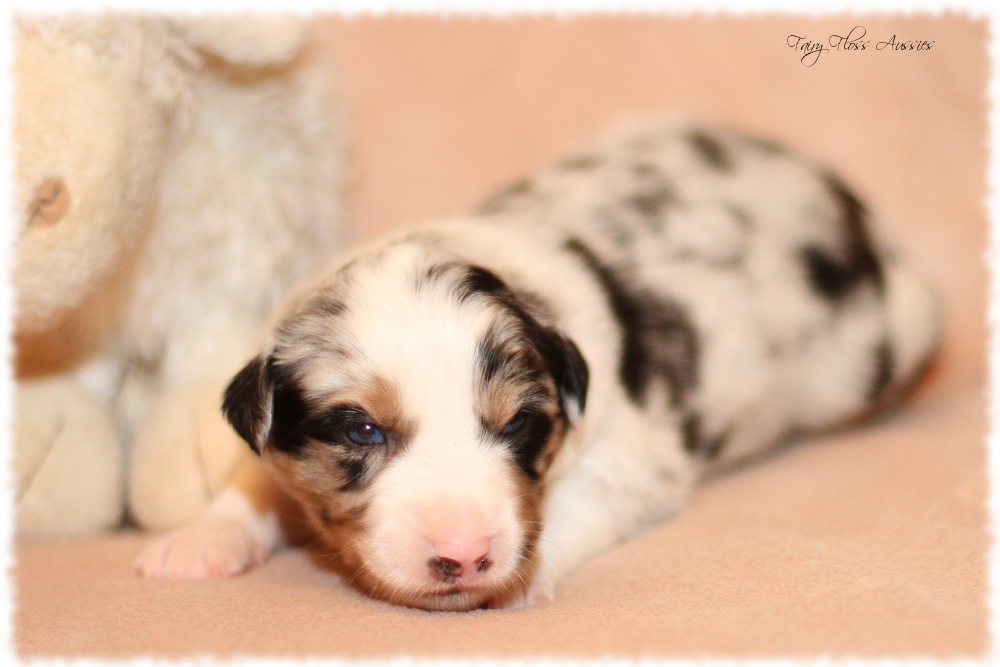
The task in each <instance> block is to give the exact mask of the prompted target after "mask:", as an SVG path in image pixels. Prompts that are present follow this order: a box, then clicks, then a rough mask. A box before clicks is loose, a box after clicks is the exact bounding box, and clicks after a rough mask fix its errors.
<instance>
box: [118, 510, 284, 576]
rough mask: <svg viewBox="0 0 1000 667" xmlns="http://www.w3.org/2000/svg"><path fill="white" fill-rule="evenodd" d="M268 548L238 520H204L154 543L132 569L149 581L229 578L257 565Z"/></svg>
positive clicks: (263, 559)
mask: <svg viewBox="0 0 1000 667" xmlns="http://www.w3.org/2000/svg"><path fill="white" fill-rule="evenodd" d="M271 549H272V547H271V545H270V544H269V543H268V541H267V540H266V539H262V538H261V537H260V536H259V535H255V534H254V531H252V530H251V529H250V528H248V527H247V526H246V525H245V524H243V523H241V522H239V521H236V520H232V519H221V518H219V519H216V518H212V519H207V518H206V519H202V520H200V521H197V522H195V523H194V524H192V525H190V526H186V527H184V528H181V529H179V530H176V531H174V532H172V533H170V534H169V535H166V536H163V537H160V538H158V539H156V540H154V541H153V542H152V543H151V544H149V545H148V546H147V547H146V548H145V549H144V550H143V551H142V553H141V554H140V555H139V558H138V559H136V561H135V569H136V570H137V571H138V572H139V573H141V574H142V575H143V576H145V577H148V578H152V579H194V578H201V577H230V576H233V575H235V574H239V573H241V572H244V571H246V570H249V569H251V568H253V567H256V566H258V565H261V564H262V563H263V562H264V561H265V560H267V557H268V556H269V555H270V553H271Z"/></svg>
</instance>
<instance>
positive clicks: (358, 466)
mask: <svg viewBox="0 0 1000 667" xmlns="http://www.w3.org/2000/svg"><path fill="white" fill-rule="evenodd" d="M337 466H338V467H339V468H340V471H341V473H342V474H343V476H344V481H343V483H342V484H341V485H340V489H339V490H340V491H352V490H354V489H356V488H358V487H359V486H360V485H361V484H362V483H363V482H364V481H365V477H366V476H367V475H368V461H367V459H365V457H363V456H357V457H344V458H343V459H339V460H338V461H337Z"/></svg>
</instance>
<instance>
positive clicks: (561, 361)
mask: <svg viewBox="0 0 1000 667" xmlns="http://www.w3.org/2000/svg"><path fill="white" fill-rule="evenodd" d="M546 333H547V334H548V336H547V342H546V344H545V345H544V349H542V350H540V351H541V353H542V356H543V357H544V358H545V360H546V362H547V363H548V365H549V372H550V373H552V377H553V379H554V380H555V383H556V388H557V389H558V390H559V403H560V405H561V406H562V409H563V412H565V413H566V416H567V418H568V419H569V421H570V423H571V424H575V423H576V421H577V420H578V419H579V418H580V415H582V414H583V410H584V408H585V407H586V405H587V386H588V384H589V382H590V369H589V368H588V367H587V362H586V360H584V358H583V355H582V354H580V348H578V347H577V346H576V343H574V342H573V341H572V340H571V339H570V338H567V337H566V336H564V335H562V334H561V333H559V332H558V331H556V330H555V329H547V330H546Z"/></svg>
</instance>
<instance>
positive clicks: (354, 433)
mask: <svg viewBox="0 0 1000 667" xmlns="http://www.w3.org/2000/svg"><path fill="white" fill-rule="evenodd" d="M347 439H348V440H350V441H351V442H353V443H354V444H355V445H381V444H384V443H385V436H384V435H382V431H380V430H379V427H378V426H376V425H375V424H373V423H371V422H361V423H360V424H354V425H353V426H350V427H348V429H347Z"/></svg>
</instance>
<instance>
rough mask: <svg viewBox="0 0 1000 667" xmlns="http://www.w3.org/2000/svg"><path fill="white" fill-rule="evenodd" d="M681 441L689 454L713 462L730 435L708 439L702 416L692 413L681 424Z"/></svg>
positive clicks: (726, 433) (722, 434)
mask: <svg viewBox="0 0 1000 667" xmlns="http://www.w3.org/2000/svg"><path fill="white" fill-rule="evenodd" d="M681 439H682V442H683V444H684V451H686V452H687V453H688V454H690V455H691V456H700V457H701V458H703V459H705V460H706V461H713V460H715V459H717V458H718V457H719V454H721V453H722V450H723V448H725V446H726V442H727V441H728V440H729V433H728V432H723V433H721V434H719V435H717V436H716V437H714V438H710V439H708V438H706V437H705V434H704V433H703V432H702V428H701V415H698V414H696V413H690V414H688V415H687V416H686V417H685V418H684V421H682V422H681Z"/></svg>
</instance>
